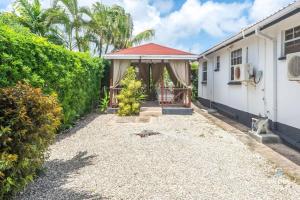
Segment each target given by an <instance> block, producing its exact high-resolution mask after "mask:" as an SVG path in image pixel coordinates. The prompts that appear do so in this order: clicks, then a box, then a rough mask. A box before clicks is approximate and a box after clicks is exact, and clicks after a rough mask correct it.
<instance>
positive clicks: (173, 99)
mask: <svg viewBox="0 0 300 200" xmlns="http://www.w3.org/2000/svg"><path fill="white" fill-rule="evenodd" d="M191 94H192V93H191V89H190V88H169V87H164V88H160V90H158V91H157V95H158V101H159V103H160V104H161V105H162V106H164V105H165V106H184V107H190V106H191Z"/></svg>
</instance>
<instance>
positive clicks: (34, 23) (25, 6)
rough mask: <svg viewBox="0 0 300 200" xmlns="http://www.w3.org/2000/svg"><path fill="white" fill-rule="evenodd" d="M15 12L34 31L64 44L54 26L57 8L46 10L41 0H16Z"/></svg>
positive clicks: (23, 23)
mask: <svg viewBox="0 0 300 200" xmlns="http://www.w3.org/2000/svg"><path fill="white" fill-rule="evenodd" d="M14 13H15V15H16V16H17V18H18V20H19V22H20V23H21V24H22V25H23V26H25V27H27V28H29V30H30V31H31V32H32V33H35V34H37V35H39V36H43V37H46V38H48V39H49V40H50V41H51V42H54V43H56V44H62V40H61V38H60V36H59V32H58V31H57V30H56V29H55V28H54V27H52V21H53V19H54V16H55V10H53V9H46V10H44V9H43V8H42V6H41V3H40V1H39V0H33V2H32V3H30V2H29V1H28V0H16V1H15V3H14Z"/></svg>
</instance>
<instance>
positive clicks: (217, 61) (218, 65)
mask: <svg viewBox="0 0 300 200" xmlns="http://www.w3.org/2000/svg"><path fill="white" fill-rule="evenodd" d="M220 67H221V56H217V57H216V66H215V72H217V71H220Z"/></svg>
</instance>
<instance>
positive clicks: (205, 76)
mask: <svg viewBox="0 0 300 200" xmlns="http://www.w3.org/2000/svg"><path fill="white" fill-rule="evenodd" d="M202 81H207V72H203V79H202Z"/></svg>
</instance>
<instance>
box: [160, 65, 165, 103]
mask: <svg viewBox="0 0 300 200" xmlns="http://www.w3.org/2000/svg"><path fill="white" fill-rule="evenodd" d="M161 63H162V68H163V69H164V67H163V64H164V60H161ZM160 85H161V88H160V93H161V102H162V103H161V105H162V107H163V106H164V90H165V85H164V70H162V74H161V84H160Z"/></svg>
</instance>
